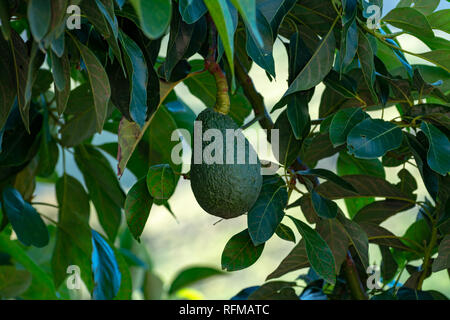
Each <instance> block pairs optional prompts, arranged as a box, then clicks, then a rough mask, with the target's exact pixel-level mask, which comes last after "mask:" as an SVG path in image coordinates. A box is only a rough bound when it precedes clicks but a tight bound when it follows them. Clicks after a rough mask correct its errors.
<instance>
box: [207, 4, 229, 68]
mask: <svg viewBox="0 0 450 320" xmlns="http://www.w3.org/2000/svg"><path fill="white" fill-rule="evenodd" d="M205 5H206V7H207V8H208V11H209V14H210V15H211V17H212V19H213V21H214V24H215V25H216V28H217V31H218V32H219V35H220V39H221V40H222V44H223V47H224V50H225V54H226V56H227V59H228V64H229V65H230V69H231V73H232V75H233V77H234V62H233V61H234V32H235V28H234V23H233V17H232V14H231V12H230V8H229V6H228V4H227V1H226V0H209V1H206V2H205Z"/></svg>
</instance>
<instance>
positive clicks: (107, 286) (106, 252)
mask: <svg viewBox="0 0 450 320" xmlns="http://www.w3.org/2000/svg"><path fill="white" fill-rule="evenodd" d="M92 273H93V275H94V282H95V287H94V291H93V293H92V298H93V299H94V300H112V299H113V298H114V297H115V296H116V295H117V292H118V291H119V288H120V283H121V278H122V275H121V273H120V271H119V265H118V263H117V260H116V257H115V254H114V251H113V249H111V246H110V245H109V244H108V243H107V242H106V241H105V239H103V238H102V236H101V235H100V234H99V233H98V232H96V231H95V230H92Z"/></svg>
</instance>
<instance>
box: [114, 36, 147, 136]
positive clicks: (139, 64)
mask: <svg viewBox="0 0 450 320" xmlns="http://www.w3.org/2000/svg"><path fill="white" fill-rule="evenodd" d="M120 42H121V43H122V46H123V48H124V57H125V64H126V66H127V72H128V79H129V81H130V89H131V92H130V105H129V114H130V116H131V119H133V120H134V121H135V122H136V123H137V124H139V126H140V127H142V126H143V125H144V123H145V120H146V118H147V82H148V71H147V64H146V62H145V58H144V54H143V52H142V50H141V49H140V48H139V46H138V45H137V44H136V43H135V42H134V41H133V40H132V39H131V38H130V37H128V36H127V35H126V34H125V33H124V32H120Z"/></svg>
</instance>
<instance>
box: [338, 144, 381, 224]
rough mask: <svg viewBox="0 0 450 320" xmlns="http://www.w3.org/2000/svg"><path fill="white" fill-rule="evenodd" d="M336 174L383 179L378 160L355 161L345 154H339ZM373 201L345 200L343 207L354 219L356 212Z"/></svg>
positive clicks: (367, 199) (362, 199)
mask: <svg viewBox="0 0 450 320" xmlns="http://www.w3.org/2000/svg"><path fill="white" fill-rule="evenodd" d="M337 173H338V174H339V175H340V176H345V175H349V174H364V175H372V176H375V177H380V178H384V177H385V173H384V168H383V165H382V164H381V162H380V161H379V160H378V159H370V160H366V159H357V158H355V157H353V156H351V155H349V154H348V153H347V152H341V153H339V157H338V160H337ZM374 200H375V199H374V198H355V199H345V205H346V207H347V211H348V214H349V216H350V217H354V215H355V214H356V213H357V212H358V210H360V209H361V208H362V207H364V206H366V205H368V204H369V203H371V202H373V201H374Z"/></svg>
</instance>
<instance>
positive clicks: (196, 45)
mask: <svg viewBox="0 0 450 320" xmlns="http://www.w3.org/2000/svg"><path fill="white" fill-rule="evenodd" d="M170 29H171V30H172V31H171V32H170V37H169V43H168V45H167V54H166V60H165V62H164V76H165V78H166V80H170V79H171V75H172V71H173V70H174V69H175V67H176V65H177V64H178V63H179V62H180V61H181V60H183V59H188V58H190V57H191V56H192V55H193V54H195V53H196V52H198V51H199V50H200V48H201V46H202V45H203V42H204V41H205V38H206V33H207V30H206V29H207V25H206V19H205V18H202V19H200V20H198V21H197V22H196V23H194V24H186V23H185V22H183V20H182V19H181V16H180V15H179V14H175V15H174V16H173V17H172V22H171V25H170Z"/></svg>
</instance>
